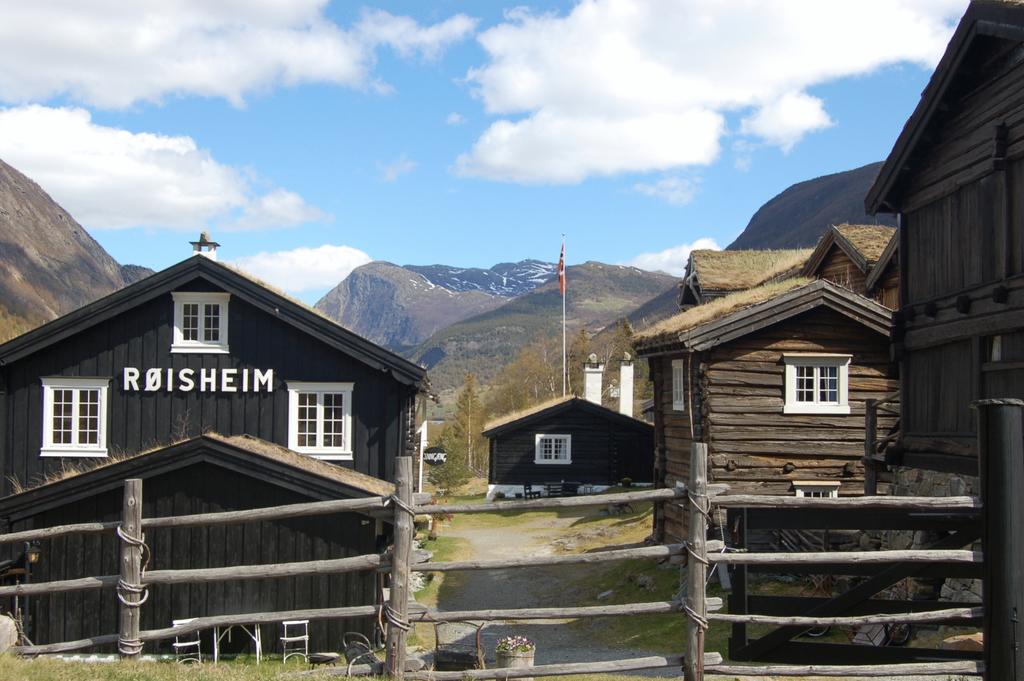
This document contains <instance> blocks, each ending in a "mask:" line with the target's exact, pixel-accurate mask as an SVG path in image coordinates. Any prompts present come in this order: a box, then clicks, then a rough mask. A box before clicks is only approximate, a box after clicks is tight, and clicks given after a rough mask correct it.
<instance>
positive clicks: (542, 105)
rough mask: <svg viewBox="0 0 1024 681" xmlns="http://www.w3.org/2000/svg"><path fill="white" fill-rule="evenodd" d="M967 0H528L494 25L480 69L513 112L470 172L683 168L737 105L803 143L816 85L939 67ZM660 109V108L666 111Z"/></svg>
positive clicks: (519, 177)
mask: <svg viewBox="0 0 1024 681" xmlns="http://www.w3.org/2000/svg"><path fill="white" fill-rule="evenodd" d="M964 7H965V2H964V0H862V1H861V2H856V3H848V2H847V3H840V2H822V1H821V0H787V1H786V2H763V1H761V0H735V1H734V2H706V0H651V1H649V2H644V3H638V2H633V1H632V0H581V1H580V2H579V3H578V4H576V6H575V7H574V8H573V9H572V11H570V12H569V13H568V14H566V15H564V16H560V15H558V14H556V13H543V14H540V13H533V12H531V11H530V10H526V9H517V10H516V11H514V12H509V13H506V17H505V22H504V23H502V24H499V25H497V26H494V27H492V28H490V29H488V30H486V31H484V32H483V33H481V34H479V36H478V39H479V41H480V44H481V45H482V46H483V48H484V50H485V51H486V53H487V56H488V61H487V62H486V63H485V64H483V65H482V66H480V67H478V68H473V69H470V71H469V72H468V74H467V80H468V82H469V83H470V84H471V85H472V86H473V87H474V88H475V94H476V95H477V96H478V97H479V98H480V99H481V100H482V102H483V105H484V108H485V109H486V111H487V112H488V113H491V114H494V115H497V116H500V117H501V118H500V120H497V121H495V122H494V123H493V124H492V125H491V126H490V127H489V128H488V129H487V130H486V131H485V132H484V133H483V134H482V135H481V137H480V138H479V139H478V140H477V142H476V144H475V146H474V147H473V149H472V150H471V151H470V152H468V153H466V154H464V155H463V156H461V157H460V158H459V159H458V161H457V163H456V170H457V171H458V172H461V173H463V174H470V175H476V176H481V177H486V178H490V179H497V180H506V181H515V182H578V181H580V180H582V179H585V178H586V177H590V176H594V175H611V174H616V173H623V172H636V171H643V172H649V171H654V170H662V171H664V170H669V169H675V168H681V167H685V166H692V165H702V164H707V163H710V162H712V161H713V160H714V159H715V158H716V154H717V150H718V148H719V146H720V142H721V137H722V136H723V135H725V134H727V131H726V127H725V125H724V124H723V122H722V121H723V120H724V118H723V117H724V116H725V115H727V114H734V115H735V114H738V115H740V116H743V117H746V118H747V120H748V122H747V124H746V126H745V127H746V131H745V133H744V134H747V135H752V136H754V138H755V139H756V141H760V142H767V143H770V144H776V145H779V146H782V147H784V148H785V147H787V146H791V145H792V144H795V143H796V141H797V140H799V139H800V137H801V136H802V135H804V134H807V133H808V132H812V131H814V130H820V129H821V128H822V127H823V126H824V125H827V124H828V122H829V118H828V114H827V113H826V111H825V109H824V104H823V103H822V102H821V101H820V100H817V99H815V98H813V97H811V96H810V95H808V94H807V90H808V89H809V88H811V87H814V86H816V85H820V84H823V83H827V82H831V81H834V80H836V79H839V78H844V77H849V76H855V75H860V74H865V73H869V72H872V71H874V70H876V69H878V68H881V67H884V66H886V65H890V64H895V63H900V62H912V63H915V64H919V65H921V66H923V67H931V66H932V65H934V63H935V62H936V61H937V60H938V57H939V56H940V55H941V53H942V51H943V49H944V48H945V45H946V42H947V41H948V39H949V36H950V34H951V32H952V27H953V23H954V22H955V20H956V19H957V18H958V17H959V15H960V14H961V13H962V12H963V10H964ZM651 123H656V124H651Z"/></svg>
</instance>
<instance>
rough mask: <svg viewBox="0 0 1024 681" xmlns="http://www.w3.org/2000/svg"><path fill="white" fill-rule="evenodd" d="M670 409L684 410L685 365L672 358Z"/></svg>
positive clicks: (681, 361)
mask: <svg viewBox="0 0 1024 681" xmlns="http://www.w3.org/2000/svg"><path fill="white" fill-rule="evenodd" d="M672 411H686V365H685V364H684V363H683V360H681V359H674V360H672Z"/></svg>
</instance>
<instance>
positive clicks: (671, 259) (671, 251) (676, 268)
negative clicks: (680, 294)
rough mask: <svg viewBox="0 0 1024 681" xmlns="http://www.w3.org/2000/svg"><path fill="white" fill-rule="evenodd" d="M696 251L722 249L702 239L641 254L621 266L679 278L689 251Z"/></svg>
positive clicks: (684, 267) (713, 242) (711, 240)
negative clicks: (629, 266) (658, 272)
mask: <svg viewBox="0 0 1024 681" xmlns="http://www.w3.org/2000/svg"><path fill="white" fill-rule="evenodd" d="M698 249H711V250H713V251H720V250H722V247H721V246H719V245H718V244H717V243H716V242H715V240H714V239H711V238H708V237H702V238H700V239H697V240H696V241H694V242H693V243H689V244H680V245H678V246H672V247H670V248H666V249H665V250H663V251H657V252H655V253H641V254H640V255H638V256H636V257H635V258H633V259H632V260H629V261H628V262H625V263H623V264H624V265H632V266H633V267H639V268H640V269H642V270H649V271H651V272H657V271H661V272H667V273H669V274H674V275H676V276H677V277H681V276H683V272H684V271H685V270H686V261H687V260H688V259H689V258H690V251H695V250H698Z"/></svg>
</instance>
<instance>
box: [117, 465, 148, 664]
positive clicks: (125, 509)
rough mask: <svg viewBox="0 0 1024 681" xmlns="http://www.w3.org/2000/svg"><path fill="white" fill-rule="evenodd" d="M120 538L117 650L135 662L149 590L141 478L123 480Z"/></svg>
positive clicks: (139, 649) (139, 648)
mask: <svg viewBox="0 0 1024 681" xmlns="http://www.w3.org/2000/svg"><path fill="white" fill-rule="evenodd" d="M117 535H118V537H120V539H121V564H120V573H119V579H118V584H117V599H118V602H119V605H118V625H119V626H118V639H117V649H118V652H120V654H121V657H122V658H129V659H136V658H138V656H139V655H140V654H141V653H142V642H141V641H140V640H139V620H140V617H139V608H140V606H141V605H142V604H143V603H144V602H145V601H146V590H145V589H144V588H143V586H142V552H143V547H144V543H143V542H144V538H143V535H142V480H140V479H138V478H132V479H129V480H125V481H124V502H123V504H122V506H121V525H120V527H118V528H117Z"/></svg>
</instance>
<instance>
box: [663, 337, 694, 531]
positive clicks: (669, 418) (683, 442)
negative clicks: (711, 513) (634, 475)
mask: <svg viewBox="0 0 1024 681" xmlns="http://www.w3.org/2000/svg"><path fill="white" fill-rule="evenodd" d="M673 359H681V360H682V361H683V362H684V363H687V362H689V363H690V368H691V372H692V371H693V369H694V367H693V360H692V359H691V358H689V357H688V356H687V355H682V354H681V355H677V356H668V357H657V358H654V359H652V360H651V366H652V367H654V368H656V370H657V372H658V375H659V377H660V382H655V392H654V410H655V413H656V418H655V424H656V427H657V432H656V437H657V438H658V439H659V441H663V443H664V448H665V455H664V459H665V475H664V479H663V480H662V481H661V482H660V483H659V486H663V487H670V488H671V487H675V486H676V483H679V482H682V483H687V482H689V479H690V449H691V446H692V445H693V442H694V441H698V442H699V441H700V434H699V433H700V426H701V423H700V406H699V403H698V404H697V405H695V404H694V399H695V398H698V391H697V386H698V382H699V378H695V377H694V375H693V374H692V373H691V374H690V380H689V385H688V386H687V390H688V391H689V392H688V395H689V397H690V399H689V400H687V403H686V409H685V410H682V411H676V410H675V409H673V407H672V360H673ZM695 406H696V408H694V407H695ZM691 410H692V411H691ZM691 413H692V414H694V416H693V421H692V422H691V420H690V415H691ZM659 419H660V426H659V425H658V423H659ZM661 513H662V514H663V515H664V521H663V522H664V536H663V537H662V538H661V539H662V540H663V541H666V542H669V543H672V542H678V541H682V540H684V539H686V537H685V527H686V512H685V510H684V508H683V507H682V506H681V505H680V504H661Z"/></svg>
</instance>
